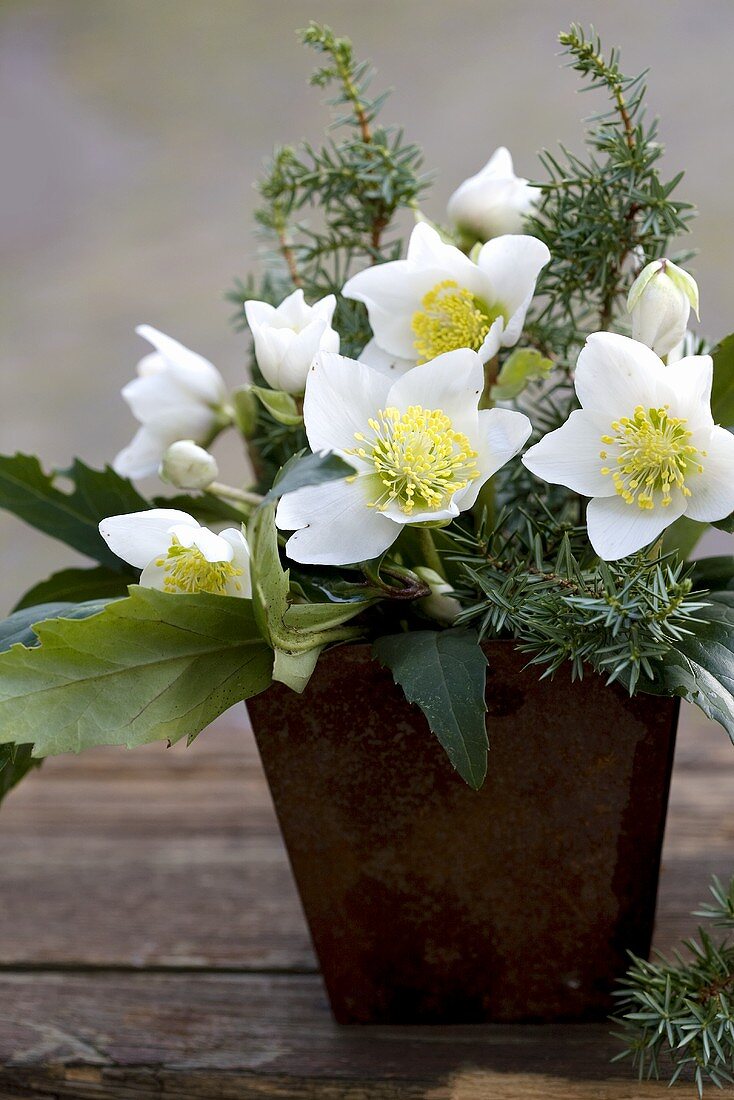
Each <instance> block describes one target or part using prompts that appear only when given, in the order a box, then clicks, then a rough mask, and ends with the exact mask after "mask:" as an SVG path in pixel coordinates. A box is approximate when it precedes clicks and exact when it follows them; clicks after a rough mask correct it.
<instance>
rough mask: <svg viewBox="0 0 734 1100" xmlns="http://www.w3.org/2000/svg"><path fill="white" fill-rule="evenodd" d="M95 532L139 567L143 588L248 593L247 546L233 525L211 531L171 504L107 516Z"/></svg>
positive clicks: (116, 551)
mask: <svg viewBox="0 0 734 1100" xmlns="http://www.w3.org/2000/svg"><path fill="white" fill-rule="evenodd" d="M99 533H100V534H101V536H102V538H103V539H104V540H105V542H106V543H107V545H108V546H109V548H110V550H111V551H112V552H113V554H117V556H118V558H122V560H123V561H126V562H129V563H130V565H133V566H135V568H136V569H142V571H143V572H142V574H141V577H140V584H141V585H142V586H143V588H157V589H159V590H160V591H162V592H176V593H193V592H210V593H212V595H215V596H239V597H245V598H249V597H250V596H251V594H252V588H251V584H250V551H249V548H248V546H247V542H246V541H245V539H244V537H243V535H242V533H241V532H240V531H238V530H236V529H235V528H234V527H231V528H229V529H228V530H226V531H222V532H221V534H219V535H215V534H214V532H213V531H209V530H208V529H207V528H206V527H202V526H201V525H200V524H199V523H198V522H197V521H196V520H195V519H194V518H193V516H190V515H188V514H187V513H186V512H179V511H178V510H177V509H175V508H151V509H149V510H148V511H147V512H130V513H128V514H127V515H122V516H109V517H108V518H107V519H103V520H102V522H101V523H100V525H99Z"/></svg>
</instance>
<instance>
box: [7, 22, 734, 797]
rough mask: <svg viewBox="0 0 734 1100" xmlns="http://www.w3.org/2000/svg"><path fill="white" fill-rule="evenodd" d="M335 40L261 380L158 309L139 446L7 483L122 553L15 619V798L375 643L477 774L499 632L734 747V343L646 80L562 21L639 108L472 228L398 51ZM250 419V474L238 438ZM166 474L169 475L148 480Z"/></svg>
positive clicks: (566, 670)
mask: <svg viewBox="0 0 734 1100" xmlns="http://www.w3.org/2000/svg"><path fill="white" fill-rule="evenodd" d="M302 40H303V42H304V43H305V44H306V45H307V46H308V47H310V48H312V49H313V50H315V51H316V52H317V53H318V54H319V55H320V57H321V64H320V67H319V68H318V69H317V71H316V72H315V74H314V76H313V77H312V83H313V84H315V85H316V86H317V87H319V88H324V89H330V90H331V92H332V93H333V96H332V99H331V102H332V104H333V106H334V108H335V112H336V117H335V122H334V127H335V130H334V134H333V135H332V136H330V137H329V138H328V139H327V141H326V143H325V144H324V146H323V147H322V148H316V147H313V146H311V145H303V146H301V147H299V148H291V147H282V148H279V149H278V150H277V151H276V153H275V155H274V157H273V160H272V162H271V163H270V164H269V165H268V167H267V170H266V172H265V174H264V176H263V178H262V180H261V181H260V184H259V192H260V197H261V205H260V207H259V209H258V212H257V222H258V225H259V229H260V232H261V235H262V238H263V241H264V243H265V250H264V257H265V265H264V274H262V275H260V276H252V277H251V278H249V279H248V280H246V281H244V282H238V283H237V284H236V286H235V288H234V289H233V290H232V292H231V293H230V298H231V300H232V301H233V303H234V304H235V306H236V314H235V321H236V323H237V325H238V326H239V327H241V328H242V329H245V328H246V329H247V330H249V333H250V335H251V337H252V345H253V358H252V366H251V376H250V377H251V380H250V381H248V380H247V379H246V378H245V377H244V376H243V378H242V379H241V381H240V384H239V385H238V386H237V388H235V389H234V390H231V389H229V388H228V387H227V385H226V384H225V382H224V380H223V378H222V376H221V375H220V373H219V371H218V370H217V369H216V368H215V367H214V366H213V365H212V364H211V363H210V362H208V361H207V360H206V359H205V358H203V357H202V356H201V355H200V354H198V353H196V352H194V351H191V350H189V349H187V348H186V347H184V346H183V345H182V344H180V343H178V342H177V341H176V340H174V339H172V338H171V337H170V336H167V335H164V334H163V333H161V332H159V331H157V330H156V329H154V328H151V327H150V326H148V325H144V326H141V327H140V328H139V329H138V330H137V331H138V333H139V335H140V336H141V337H142V338H143V339H144V340H145V341H147V342H148V344H149V345H150V346H151V347H152V349H153V350H152V351H149V352H148V353H147V354H146V355H144V356H143V358H142V359H141V361H140V363H139V364H138V368H137V377H136V378H135V379H134V380H133V381H132V382H130V383H129V384H128V385H127V386H125V388H124V390H123V397H124V399H125V401H126V402H127V404H128V405H129V407H130V410H131V412H132V414H133V416H134V418H135V419H136V420H137V422H138V424H139V428H138V430H137V433H136V434H135V436H134V438H133V440H132V442H131V443H130V444H129V445H128V446H127V447H125V448H124V449H123V450H121V451H120V453H119V454H118V455H117V457H116V458H115V459H114V462H113V464H112V466H111V467H108V468H106V469H104V470H93V469H91V468H89V467H87V466H86V465H84V464H83V463H82V462H81V461H79V460H76V461H75V462H74V464H73V466H72V467H71V468H70V469H69V470H66V471H63V472H62V471H54V472H52V473H50V474H49V473H46V472H45V471H44V470H43V469H42V467H41V465H40V464H39V462H38V460H37V459H35V458H33V457H30V456H27V455H15V456H13V457H3V458H0V505H1V506H2V507H4V508H5V509H7V510H8V511H10V512H13V513H14V514H15V515H17V516H18V517H20V518H21V519H23V520H25V521H26V522H28V523H29V524H31V525H32V526H34V527H36V528H38V529H39V530H41V531H43V532H45V533H46V534H49V535H51V536H52V537H54V538H57V539H60V540H61V541H63V542H65V543H67V544H68V545H69V546H71V547H73V548H74V549H75V550H77V551H80V552H81V553H82V554H85V555H86V556H87V557H89V558H90V559H91V560H92V561H93V562H94V564H93V566H92V567H90V568H87V569H66V570H63V571H62V572H60V573H57V574H55V575H54V576H52V577H51V578H49V579H48V580H45V581H43V582H41V583H39V584H38V585H36V586H34V588H32V589H31V590H30V591H29V592H27V593H26V594H25V595H24V596H23V597H22V598H21V600H20V601H19V602H18V605H17V607H16V609H15V610H14V611H13V613H12V614H11V615H10V616H9V617H8V618H7V619H6V620H5V622H4V623H3V624H2V626H0V648H1V649H2V650H3V651H4V652H2V654H1V655H0V791H5V790H8V789H9V788H10V786H12V785H13V783H15V782H17V781H18V779H20V778H21V777H22V775H23V774H24V773H25V772H26V771H27V770H28V769H29V768H30V767H32V766H33V765H34V763H37V762H38V761H39V760H40V759H41V758H42V757H44V756H47V755H49V754H54V753H61V752H76V751H79V750H80V749H82V748H86V747H89V746H94V745H102V744H124V745H127V746H133V745H137V744H142V743H146V742H149V741H151V740H154V739H157V738H162V739H167V740H168V741H169V742H175V741H177V740H179V739H180V738H183V737H186V738H187V739H188V741H189V742H190V741H191V740H192V739H193V738H194V737H196V736H197V734H198V733H199V732H200V731H201V730H202V729H203V728H205V727H206V725H207V724H208V723H209V722H211V720H212V719H213V718H214V717H216V716H217V715H218V714H219V713H221V712H222V711H223V710H225V709H227V708H228V707H229V706H231V705H232V704H233V703H236V702H239V701H242V700H244V699H247V698H249V697H251V696H253V695H255V694H258V693H260V692H262V691H264V690H266V689H267V688H268V686H269V685H270V684H271V683H272V682H273V681H279V682H281V683H283V684H286V685H287V686H288V687H290V688H292V689H293V690H294V691H296V692H302V691H304V690H305V688H306V686H307V684H308V681H309V677H310V676H311V674H312V672H313V670H314V668H315V666H316V663H317V661H318V658H319V655H320V654H321V652H322V651H323V650H324V649H325V648H326V647H334V646H337V645H345V644H348V643H349V642H351V641H354V640H359V641H365V640H367V641H370V642H371V643H372V644H373V646H374V654H375V659H376V660H378V661H380V662H382V663H383V664H385V665H387V666H388V667H389V668H390V669H391V671H392V673H393V675H394V678H395V680H396V681H397V682H398V683H399V684H400V686H401V687H402V688H403V689H404V691H405V694H406V697H407V698H408V699H409V700H410V701H411V702H414V703H416V704H417V705H418V706H419V707H420V708H421V709H422V710H423V712H424V713H425V715H426V718H427V719H428V722H429V725H430V726H431V729H432V730H433V732H434V733H435V735H436V736H437V737H438V738H439V740H440V741H441V744H442V745H443V747H444V748H445V750H446V752H447V754H448V757H449V759H450V761H451V763H452V765H453V766H454V768H455V769H456V770H457V771H458V772H459V774H460V776H461V777H462V778H463V779H464V780H465V781H466V782H467V783H468V784H469V785H470V786H471V787H474V788H478V787H480V786H481V784H482V782H483V780H484V778H485V775H486V771H487V760H488V741H487V732H486V729H485V721H484V710H485V703H484V696H485V673H486V657H485V655H484V652H483V650H482V643H483V642H484V641H485V640H487V639H490V638H498V637H505V638H511V639H515V641H516V644H517V646H518V647H519V648H520V649H521V650H522V651H523V652H524V653H525V654H526V655H527V659H528V662H529V663H530V664H531V665H534V666H537V669H538V675H539V676H549V675H554V674H557V673H558V674H564V675H570V676H572V677H581V676H583V675H584V674H587V673H589V672H595V673H601V674H602V675H603V676H605V677H606V678H607V680H608V681H609V682H610V683H612V682H618V683H621V684H623V685H624V687H625V688H626V690H627V691H629V692H630V693H635V692H647V693H652V694H662V695H679V696H681V697H683V698H686V699H688V700H690V701H691V702H693V703H695V704H697V705H698V706H699V707H701V708H702V709H703V711H704V712H705V713H706V714H707V715H709V716H711V717H713V718H715V719H716V720H718V721H719V722H720V723H721V724H722V725H723V726H724V728H725V729H726V730H727V731H728V733H729V735H730V737H732V738H734V671H733V670H734V594H733V590H734V558H732V557H729V556H727V557H718V558H708V559H701V560H696V559H695V558H694V557H693V553H694V550H695V546H696V544H697V542H698V540H699V538H700V537H701V535H702V534H703V532H704V531H705V530H706V528H707V527H708V526H709V525H714V526H716V527H718V528H719V529H721V530H723V531H728V532H730V533H731V532H732V531H734V436H733V435H732V433H731V428H732V427H733V426H734V337H725V338H723V339H721V340H719V342H718V343H713V342H709V341H708V340H706V339H704V338H702V337H699V336H695V335H693V334H692V333H691V332H690V331H689V329H688V323H689V316H690V313H691V310H694V311H695V312H696V313H697V312H698V289H697V286H696V283H695V281H694V279H693V277H692V276H691V275H690V274H689V273H688V272H687V270H685V268H684V267H683V266H681V265H682V264H685V263H686V262H687V260H688V258H689V256H690V253H681V254H675V255H673V258H670V256H671V245H672V242H673V241H674V239H675V238H677V237H678V236H680V235H681V234H682V233H683V232H685V231H686V230H687V229H688V223H689V221H690V219H691V216H692V209H691V207H690V205H689V204H688V203H685V202H683V201H681V200H680V199H679V198H677V192H678V187H679V184H680V181H681V176H682V173H681V174H677V175H675V176H673V177H672V178H667V177H665V176H663V175H662V174H661V164H660V158H661V155H662V147H661V145H660V144H659V142H658V141H657V133H656V126H655V124H648V123H646V121H645V118H644V110H643V108H644V101H645V85H644V82H643V80H642V78H639V77H638V78H634V79H630V78H627V77H625V76H624V75H623V74H622V73H621V71H620V69H619V64H618V58H617V56H616V53H612V55H611V56H610V57H609V58H605V57H604V56H603V54H602V52H601V47H600V44H599V42H598V40H597V39H596V38H595V37H592V38H587V37H586V36H585V35H584V34H583V32H582V31H581V30H580V29H579V28H577V27H573V28H572V29H571V31H570V32H569V33H567V34H564V35H561V43H562V45H563V48H564V50H565V51H566V53H567V55H568V58H569V61H570V64H571V65H572V66H573V67H574V68H575V69H576V70H577V72H578V74H579V76H580V78H581V79H582V80H583V81H584V82H585V84H586V85H587V86H589V87H590V88H592V89H596V90H597V91H598V92H599V93H600V94H602V95H605V96H606V97H607V99H608V100H609V108H608V110H607V111H605V112H604V113H602V114H600V115H597V116H596V117H595V118H594V119H593V120H592V121H591V123H590V124H589V129H588V131H587V133H586V146H585V151H584V152H583V153H582V154H580V155H577V154H571V153H567V152H566V151H564V150H560V151H559V152H545V153H543V154H542V155H541V166H542V169H543V174H542V175H541V178H539V179H538V180H536V181H534V182H532V183H530V182H528V180H526V179H523V178H520V177H518V176H516V175H515V173H514V169H513V162H512V158H511V156H510V153H509V152H508V151H507V149H505V148H500V149H498V150H497V151H496V152H495V153H494V154H493V155H492V157H491V158H490V160H489V162H488V163H487V165H486V166H485V168H483V169H482V170H481V171H480V172H478V173H477V175H475V176H473V177H472V178H471V179H468V180H466V181H465V182H464V183H463V184H461V186H459V187H458V189H457V190H456V191H455V192H454V193H453V195H452V196H451V198H450V199H449V201H448V205H447V210H446V223H445V224H440V225H439V224H433V223H432V222H430V221H429V220H428V219H427V218H426V216H425V215H424V214H423V213H422V210H421V203H422V201H423V200H424V197H425V195H426V192H427V189H428V185H429V179H428V177H427V176H426V175H423V174H422V173H421V167H422V161H421V154H420V151H419V150H418V148H417V147H416V146H415V145H412V144H410V143H408V142H407V141H406V139H405V137H404V134H403V132H402V131H401V130H398V129H395V128H392V127H389V126H384V125H383V124H382V122H381V121H380V119H381V113H382V109H383V104H384V96H377V97H376V98H372V97H371V96H370V93H369V84H370V80H371V77H372V74H371V71H370V70H369V68H368V67H367V66H366V65H364V64H363V63H361V62H359V61H357V60H356V58H355V56H354V53H353V50H352V47H351V45H350V43H349V42H348V40H346V39H342V38H337V37H336V36H335V35H334V34H333V33H332V32H331V30H329V29H328V28H326V27H322V26H318V25H316V24H312V25H311V26H310V27H309V28H308V29H307V30H305V31H304V32H302ZM411 222H412V223H413V225H412V229H411V228H410V223H411ZM231 431H234V432H237V433H239V435H240V436H241V438H242V440H243V442H244V445H245V448H246V452H247V456H248V461H247V464H246V469H245V470H244V471H243V474H242V478H241V482H240V484H238V485H229V484H224V483H223V482H222V481H220V480H219V470H218V464H217V461H216V459H215V457H214V456H213V455H212V454H211V453H210V448H211V447H212V445H213V443H214V441H215V439H216V438H217V437H218V436H219V435H220V434H221V433H223V432H231ZM150 475H159V476H160V478H161V480H162V481H163V482H164V483H165V484H166V485H168V487H169V488H168V489H167V490H166V492H165V493H163V494H161V495H156V496H154V497H152V498H148V497H144V496H143V495H142V494H141V492H140V490H139V489H138V488H137V487H136V486H135V484H134V482H136V481H137V480H139V479H141V478H144V477H148V476H150ZM61 478H63V479H65V480H66V481H70V482H71V489H68V488H64V487H63V483H61V484H60V479H61ZM427 662H429V663H430V667H431V669H432V671H433V673H434V675H432V676H431V677H426V676H425V675H424V672H425V668H426V664H427Z"/></svg>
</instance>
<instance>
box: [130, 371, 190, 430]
mask: <svg viewBox="0 0 734 1100" xmlns="http://www.w3.org/2000/svg"><path fill="white" fill-rule="evenodd" d="M122 396H123V398H124V400H125V401H126V402H127V404H128V407H129V409H130V412H131V413H132V414H133V416H134V417H135V419H136V420H138V421H139V422H140V423H141V424H151V423H155V421H156V420H157V419H160V417H161V416H165V415H168V416H170V415H171V414H174V415H176V416H178V417H180V418H181V419H182V420H184V421H185V420H186V419H187V417H188V416H189V414H190V413H192V412H193V413H194V414H196V415H198V413H199V410H200V409H202V408H204V409H206V410H207V414H208V416H209V417H211V413H210V412H209V411H208V406H206V405H202V402H201V401H200V400H199V399H198V397H196V396H195V395H194V394H193V393H192V392H191V390H188V389H185V388H184V387H183V386H181V385H179V383H178V381H177V380H176V378H175V377H174V375H173V374H172V372H171V371H170V370H169V369H168V367H164V369H163V370H162V371H158V372H157V373H155V374H148V375H145V376H144V377H143V378H134V379H133V380H132V382H128V383H127V384H126V385H125V386H123V388H122Z"/></svg>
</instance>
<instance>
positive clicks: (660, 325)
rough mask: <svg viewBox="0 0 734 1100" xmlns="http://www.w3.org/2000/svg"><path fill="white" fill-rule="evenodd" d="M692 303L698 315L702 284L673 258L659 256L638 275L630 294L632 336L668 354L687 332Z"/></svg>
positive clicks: (629, 306)
mask: <svg viewBox="0 0 734 1100" xmlns="http://www.w3.org/2000/svg"><path fill="white" fill-rule="evenodd" d="M691 307H693V309H694V310H695V313H696V316H697V317H698V286H697V284H696V280H695V279H694V278H693V276H692V275H689V274H688V272H687V271H684V270H683V268H681V267H678V266H677V265H676V264H674V263H671V261H670V260H655V261H654V262H653V263H651V264H648V265H647V267H645V268H644V269H643V270H642V271H641V272H640V274H639V275H638V276H637V278H636V279H635V281H634V282H633V284H632V286H631V287H630V292H629V294H628V296H627V312H628V313H629V314H630V315H631V317H632V337H633V339H635V340H640V341H642V343H643V344H647V346H648V347H649V348H652V350H653V351H654V352H656V353H657V354H658V355H667V354H668V353H669V352H670V351H672V350H673V348H675V347H676V346H677V345H678V344H679V343H680V342H681V340H682V339H683V338H684V336H685V335H686V329H687V327H688V318H689V316H690V313H691Z"/></svg>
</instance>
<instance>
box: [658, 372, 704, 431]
mask: <svg viewBox="0 0 734 1100" xmlns="http://www.w3.org/2000/svg"><path fill="white" fill-rule="evenodd" d="M713 379H714V361H713V359H712V358H711V356H710V355H687V356H686V357H685V358H684V359H679V360H678V361H677V362H676V363H673V364H671V365H670V366H668V367H666V368H665V372H664V374H663V387H664V388H665V389H669V391H670V392H669V393H666V395H665V400H664V401H663V402H662V403H663V404H666V405H670V414H671V416H680V417H683V418H684V419H685V420H687V421H688V424H687V425H686V426H687V427H688V429H689V430H691V431H693V430H695V429H696V428H699V427H713V423H714V418H713V416H712V415H711V386H712V384H713Z"/></svg>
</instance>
